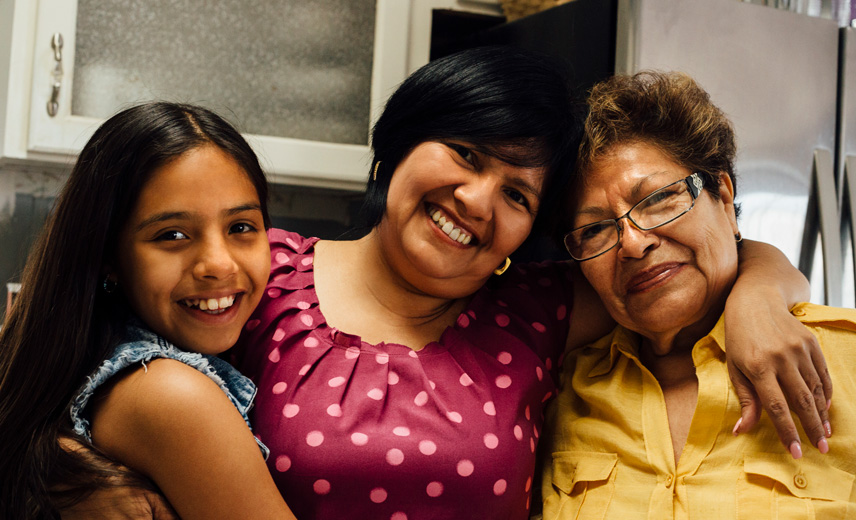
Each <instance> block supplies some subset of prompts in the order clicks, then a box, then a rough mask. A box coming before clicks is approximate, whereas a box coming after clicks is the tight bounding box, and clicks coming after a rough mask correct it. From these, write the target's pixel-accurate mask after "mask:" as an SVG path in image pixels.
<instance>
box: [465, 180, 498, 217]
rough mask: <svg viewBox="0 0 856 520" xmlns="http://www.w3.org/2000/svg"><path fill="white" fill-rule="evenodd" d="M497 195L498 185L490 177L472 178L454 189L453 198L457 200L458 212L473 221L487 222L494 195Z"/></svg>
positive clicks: (491, 209)
mask: <svg viewBox="0 0 856 520" xmlns="http://www.w3.org/2000/svg"><path fill="white" fill-rule="evenodd" d="M498 193H499V183H498V182H497V179H495V178H494V177H493V176H491V175H484V174H483V175H478V176H473V178H472V179H469V180H467V182H464V183H462V184H460V185H459V186H458V187H457V188H455V198H456V199H457V200H458V202H459V204H460V206H461V208H459V209H460V211H461V212H462V213H463V214H464V215H466V216H468V217H470V218H473V219H477V220H487V219H489V218H490V216H491V214H492V213H493V206H494V204H495V203H496V200H495V199H496V195H497V194H498Z"/></svg>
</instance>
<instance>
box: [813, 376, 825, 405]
mask: <svg viewBox="0 0 856 520" xmlns="http://www.w3.org/2000/svg"><path fill="white" fill-rule="evenodd" d="M811 393H812V395H813V396H814V400H815V401H823V400H825V399H826V394H824V393H823V384H821V382H820V381H818V382H817V383H815V385H814V386H813V387H812V389H811Z"/></svg>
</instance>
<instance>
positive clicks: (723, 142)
mask: <svg viewBox="0 0 856 520" xmlns="http://www.w3.org/2000/svg"><path fill="white" fill-rule="evenodd" d="M588 104H589V110H590V111H589V114H588V116H587V118H586V122H585V131H584V134H583V140H582V143H581V144H580V152H579V156H578V158H577V172H578V174H579V175H580V176H581V177H582V178H583V179H584V178H585V174H586V172H587V171H588V170H589V169H591V168H592V167H593V166H594V165H595V164H596V163H597V162H598V161H599V160H600V159H602V158H603V157H604V156H606V155H609V153H610V152H611V151H612V150H613V149H614V147H615V146H618V145H625V144H630V143H634V142H640V141H641V142H645V143H647V144H650V145H653V146H656V147H657V148H659V149H660V150H661V151H662V152H663V153H665V154H666V155H668V156H670V157H671V158H672V159H673V160H675V162H677V163H678V164H681V165H683V166H685V167H687V168H688V169H689V170H690V171H692V172H700V173H701V174H702V175H703V177H704V180H705V188H706V189H707V190H708V191H710V193H711V194H712V195H713V196H714V197H716V198H718V197H719V191H718V184H719V183H718V179H719V176H720V174H721V173H722V172H725V173H727V174H728V175H729V176H730V177H731V181H732V183H734V184H735V189H736V179H735V178H734V155H735V152H736V144H735V140H734V130H733V128H732V126H731V122H730V121H729V120H728V118H727V117H726V116H725V114H724V113H723V112H722V110H720V109H719V108H718V107H716V106H715V105H714V104H713V103H712V102H711V100H710V96H709V95H708V93H707V92H705V91H704V89H702V88H701V87H700V86H699V85H698V83H696V82H695V81H694V80H693V79H692V78H691V77H689V76H687V75H686V74H683V73H679V72H657V71H644V72H639V73H637V74H635V75H632V76H626V75H617V76H614V77H612V78H610V79H608V80H606V81H603V82H601V83H598V84H597V85H595V86H594V88H592V90H591V94H590V95H589V99H588Z"/></svg>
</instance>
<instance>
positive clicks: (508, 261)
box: [493, 256, 511, 276]
mask: <svg viewBox="0 0 856 520" xmlns="http://www.w3.org/2000/svg"><path fill="white" fill-rule="evenodd" d="M510 265H511V259H510V258H508V257H507V256H506V257H505V263H504V264H502V265H501V266H499V267H497V268H496V269H494V270H493V274H495V275H497V276H500V275H501V274H502V273H504V272H505V271H507V270H508V266H510Z"/></svg>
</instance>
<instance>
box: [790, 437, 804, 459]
mask: <svg viewBox="0 0 856 520" xmlns="http://www.w3.org/2000/svg"><path fill="white" fill-rule="evenodd" d="M789 449H790V452H791V457H793V458H795V459H798V458H800V457H802V448H801V447H800V441H794V442H792V443H791V447H790V448H789Z"/></svg>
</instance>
